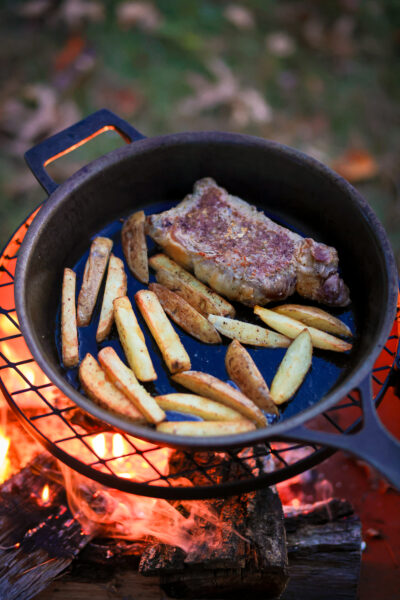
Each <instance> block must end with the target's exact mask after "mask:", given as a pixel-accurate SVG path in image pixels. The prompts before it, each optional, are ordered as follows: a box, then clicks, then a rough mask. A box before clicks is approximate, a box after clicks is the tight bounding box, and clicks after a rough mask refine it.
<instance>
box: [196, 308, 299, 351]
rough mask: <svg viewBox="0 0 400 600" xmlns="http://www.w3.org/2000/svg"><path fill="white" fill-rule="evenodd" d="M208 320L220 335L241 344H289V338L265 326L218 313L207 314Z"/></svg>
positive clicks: (285, 345)
mask: <svg viewBox="0 0 400 600" xmlns="http://www.w3.org/2000/svg"><path fill="white" fill-rule="evenodd" d="M208 320H209V321H210V323H211V324H212V325H214V327H215V329H217V330H218V331H219V332H220V333H222V335H225V336H226V337H228V338H231V339H234V340H239V342H242V344H251V345H252V346H264V347H266V348H287V347H288V346H289V344H290V340H289V339H288V338H287V337H285V336H284V335H280V334H279V333H275V331H270V330H269V329H265V327H259V326H258V325H252V324H251V323H245V321H238V320H237V319H229V318H228V317H221V316H219V315H208Z"/></svg>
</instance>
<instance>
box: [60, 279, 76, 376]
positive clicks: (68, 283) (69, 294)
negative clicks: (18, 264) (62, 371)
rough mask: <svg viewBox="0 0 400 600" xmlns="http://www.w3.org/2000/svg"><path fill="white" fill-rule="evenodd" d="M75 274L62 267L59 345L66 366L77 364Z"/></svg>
mask: <svg viewBox="0 0 400 600" xmlns="http://www.w3.org/2000/svg"><path fill="white" fill-rule="evenodd" d="M75 296H76V274H75V273H74V271H72V270H71V269H64V277H63V284H62V295H61V347H62V360H63V363H64V366H65V367H67V368H70V367H77V366H78V364H79V344H78V329H77V325H76V306H75Z"/></svg>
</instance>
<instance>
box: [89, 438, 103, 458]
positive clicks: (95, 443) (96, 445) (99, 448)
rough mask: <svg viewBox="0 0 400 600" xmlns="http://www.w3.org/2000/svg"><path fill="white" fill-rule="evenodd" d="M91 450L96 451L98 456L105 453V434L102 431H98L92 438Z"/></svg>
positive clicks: (101, 456)
mask: <svg viewBox="0 0 400 600" xmlns="http://www.w3.org/2000/svg"><path fill="white" fill-rule="evenodd" d="M92 447H93V450H94V451H95V452H96V454H97V456H99V457H100V458H104V457H105V455H106V436H105V435H104V433H99V434H98V435H96V437H94V438H93V440H92Z"/></svg>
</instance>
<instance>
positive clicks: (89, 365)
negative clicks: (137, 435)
mask: <svg viewBox="0 0 400 600" xmlns="http://www.w3.org/2000/svg"><path fill="white" fill-rule="evenodd" d="M79 379H80V382H81V385H82V387H83V389H84V390H85V392H86V394H87V395H88V396H89V398H91V399H92V400H94V402H96V404H99V405H100V406H102V407H103V408H106V409H108V410H110V411H111V412H113V413H116V414H119V415H122V416H123V417H126V418H127V419H129V420H130V421H134V422H135V423H143V422H144V421H145V419H144V417H143V415H142V414H141V413H140V412H139V411H138V409H137V408H136V407H135V406H134V405H133V404H132V402H131V401H130V400H128V398H127V397H126V396H125V395H124V394H123V393H122V392H121V391H120V390H119V389H117V388H116V387H115V385H113V384H112V383H111V381H109V380H108V379H107V377H106V374H105V373H104V371H103V369H101V368H100V365H99V364H98V362H97V361H96V360H95V359H94V357H93V356H92V355H91V354H86V356H85V358H84V359H83V361H82V362H81V364H80V366H79Z"/></svg>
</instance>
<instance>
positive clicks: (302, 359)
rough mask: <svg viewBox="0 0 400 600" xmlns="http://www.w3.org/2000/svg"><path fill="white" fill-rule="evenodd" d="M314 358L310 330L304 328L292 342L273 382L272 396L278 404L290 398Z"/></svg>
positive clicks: (301, 381)
mask: <svg viewBox="0 0 400 600" xmlns="http://www.w3.org/2000/svg"><path fill="white" fill-rule="evenodd" d="M311 360H312V341H311V335H310V332H309V331H308V330H307V329H304V331H302V332H301V333H299V335H298V336H297V337H296V339H295V340H293V342H292V343H291V344H290V346H289V348H288V349H287V351H286V354H285V356H284V357H283V360H282V362H281V364H280V365H279V369H278V371H277V372H276V375H275V377H274V379H273V381H272V384H271V397H272V399H273V400H274V402H275V403H276V404H283V402H287V401H288V400H290V398H291V397H292V396H294V394H295V393H296V392H297V390H298V389H299V387H300V386H301V384H302V383H303V381H304V378H305V376H306V375H307V372H308V370H309V368H310V367H311Z"/></svg>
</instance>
